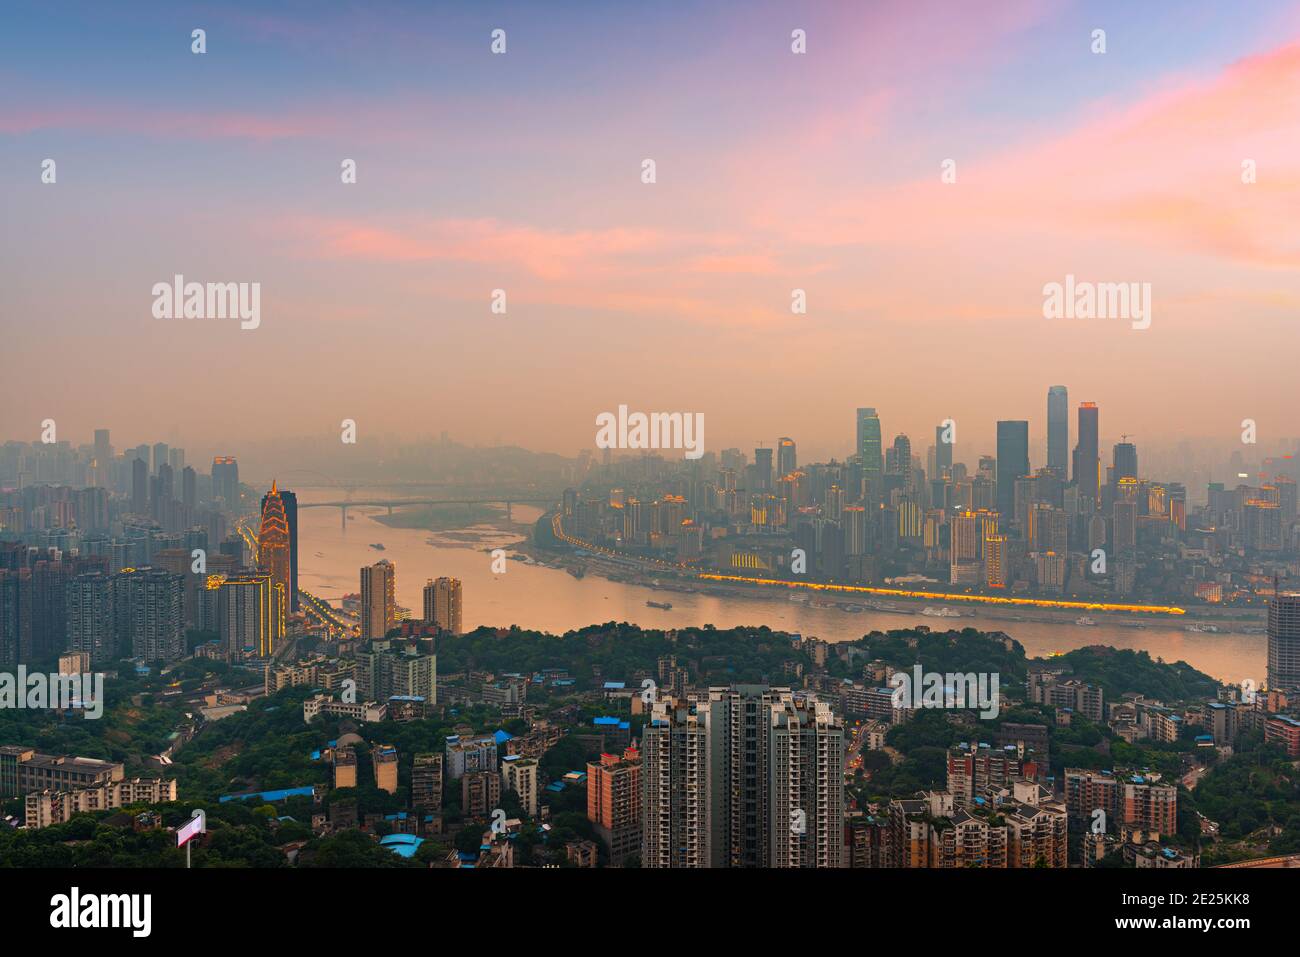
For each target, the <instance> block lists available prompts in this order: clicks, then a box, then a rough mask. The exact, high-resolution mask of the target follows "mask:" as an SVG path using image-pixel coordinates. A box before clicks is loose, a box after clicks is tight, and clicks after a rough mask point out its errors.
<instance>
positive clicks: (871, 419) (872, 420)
mask: <svg viewBox="0 0 1300 957" xmlns="http://www.w3.org/2000/svg"><path fill="white" fill-rule="evenodd" d="M857 422H858V431H857V441H856V442H855V444H854V447H853V451H854V452H855V453H856V454H857V455H858V457H859V458H861V459H862V475H863V477H864V478H865V479H867V481H868V483H869V487H870V489H871V494H872V495H873V496H875V497H877V498H879V496H880V477H881V475H882V474H883V473H884V471H885V459H884V452H883V450H882V448H881V444H880V416H878V415H877V414H876V410H875V409H870V408H864V409H858V420H857Z"/></svg>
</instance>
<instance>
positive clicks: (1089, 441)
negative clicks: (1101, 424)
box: [1074, 402, 1101, 512]
mask: <svg viewBox="0 0 1300 957" xmlns="http://www.w3.org/2000/svg"><path fill="white" fill-rule="evenodd" d="M1097 429H1098V410H1097V403H1096V402H1082V403H1080V404H1079V444H1078V445H1076V446H1075V447H1074V484H1075V487H1076V488H1077V489H1078V492H1079V503H1080V507H1084V503H1087V505H1088V507H1089V510H1091V511H1094V512H1095V511H1096V510H1097V506H1098V498H1099V492H1100V490H1101V449H1100V446H1099V444H1098V432H1097Z"/></svg>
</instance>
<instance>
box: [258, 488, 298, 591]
mask: <svg viewBox="0 0 1300 957" xmlns="http://www.w3.org/2000/svg"><path fill="white" fill-rule="evenodd" d="M290 542H291V538H290V535H289V519H288V517H287V516H286V515H285V512H284V501H283V500H282V499H281V498H280V492H279V488H278V486H277V485H276V483H275V482H272V483H271V491H270V492H269V493H268V494H267V495H266V496H264V497H263V498H262V524H261V526H260V527H259V528H258V531H257V556H258V564H259V565H260V567H261V570H262V572H263V573H264V574H267V575H270V576H271V584H272V586H273V587H275V588H279V589H280V590H281V591H282V592H283V593H284V595H286V596H290V595H291V592H290V587H291V583H292V577H291V574H290V562H289V559H290ZM290 600H292V599H290Z"/></svg>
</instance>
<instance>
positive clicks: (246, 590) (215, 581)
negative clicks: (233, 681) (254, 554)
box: [208, 574, 285, 661]
mask: <svg viewBox="0 0 1300 957" xmlns="http://www.w3.org/2000/svg"><path fill="white" fill-rule="evenodd" d="M208 589H209V590H213V589H215V590H216V592H217V596H216V619H217V630H218V633H219V634H220V636H221V639H220V640H221V646H222V649H223V651H224V653H225V656H226V659H227V660H228V661H240V660H243V659H245V658H269V657H270V656H271V655H273V654H274V653H275V650H276V648H277V647H279V644H280V639H281V638H283V637H284V631H285V628H284V616H285V601H284V591H283V590H282V589H280V588H277V587H274V586H272V584H271V576H270V575H268V574H256V575H244V576H236V577H231V578H226V579H221V578H219V577H217V576H214V577H213V578H212V579H211V580H210V582H209V584H208Z"/></svg>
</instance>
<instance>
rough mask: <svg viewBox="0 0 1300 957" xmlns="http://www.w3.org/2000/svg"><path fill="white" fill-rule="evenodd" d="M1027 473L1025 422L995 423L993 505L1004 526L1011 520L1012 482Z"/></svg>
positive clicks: (1027, 454) (1027, 432)
mask: <svg viewBox="0 0 1300 957" xmlns="http://www.w3.org/2000/svg"><path fill="white" fill-rule="evenodd" d="M1028 474H1029V423H1028V422H1026V421H1021V420H1016V421H1003V422H999V423H998V462H997V503H998V511H999V512H1000V513H1001V514H1002V522H1003V524H1004V525H1006V524H1009V523H1010V522H1011V520H1012V518H1014V517H1015V505H1016V479H1019V478H1024V477H1025V476H1026V475H1028Z"/></svg>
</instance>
